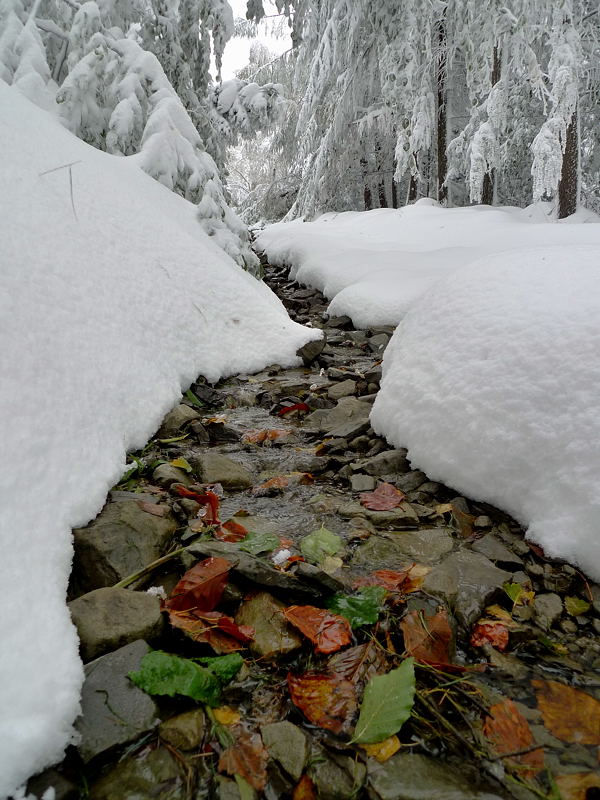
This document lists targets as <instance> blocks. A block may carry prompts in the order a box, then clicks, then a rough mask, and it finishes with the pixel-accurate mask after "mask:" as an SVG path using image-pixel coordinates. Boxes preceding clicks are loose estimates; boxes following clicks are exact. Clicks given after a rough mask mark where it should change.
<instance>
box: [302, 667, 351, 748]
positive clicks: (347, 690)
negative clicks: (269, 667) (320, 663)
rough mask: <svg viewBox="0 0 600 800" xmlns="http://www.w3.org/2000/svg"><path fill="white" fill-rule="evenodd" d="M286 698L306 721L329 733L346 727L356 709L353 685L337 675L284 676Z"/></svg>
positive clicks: (337, 731) (307, 673) (313, 673)
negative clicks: (288, 696) (287, 690)
mask: <svg viewBox="0 0 600 800" xmlns="http://www.w3.org/2000/svg"><path fill="white" fill-rule="evenodd" d="M288 688H289V690H290V697H291V698H292V702H293V703H294V705H295V706H297V707H298V708H299V709H300V711H302V713H303V714H304V716H305V717H306V718H307V720H308V721H309V722H312V723H313V724H314V725H318V726H319V727H320V728H325V729H326V730H328V731H332V732H333V733H340V732H341V731H342V730H344V729H345V728H348V727H349V726H350V724H351V722H352V717H353V716H354V714H355V712H356V709H357V705H358V704H357V701H356V690H355V688H354V684H353V683H351V682H350V681H346V680H344V679H343V678H340V677H338V676H337V675H323V674H319V673H316V672H306V673H305V674H304V675H292V674H291V673H290V674H289V675H288Z"/></svg>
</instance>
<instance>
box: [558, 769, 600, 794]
mask: <svg viewBox="0 0 600 800" xmlns="http://www.w3.org/2000/svg"><path fill="white" fill-rule="evenodd" d="M554 782H555V783H556V785H557V786H558V790H559V792H560V797H561V800H591V798H592V797H599V796H600V792H597V793H594V794H593V793H592V792H589V793H588V789H600V775H598V773H597V772H575V773H573V774H570V775H555V776H554Z"/></svg>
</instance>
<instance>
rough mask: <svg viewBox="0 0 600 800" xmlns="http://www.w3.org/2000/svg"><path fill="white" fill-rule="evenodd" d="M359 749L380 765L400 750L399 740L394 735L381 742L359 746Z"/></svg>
mask: <svg viewBox="0 0 600 800" xmlns="http://www.w3.org/2000/svg"><path fill="white" fill-rule="evenodd" d="M361 747H362V748H363V750H364V751H365V753H366V754H367V755H368V756H370V757H371V758H374V759H376V760H377V761H379V763H380V764H383V763H384V762H386V761H387V760H388V759H389V758H391V757H392V756H393V755H394V754H395V753H397V752H398V750H400V739H399V738H398V737H397V736H396V734H394V735H393V736H389V737H388V738H387V739H384V740H383V742H377V743H376V744H361Z"/></svg>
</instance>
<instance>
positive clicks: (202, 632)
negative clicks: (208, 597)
mask: <svg viewBox="0 0 600 800" xmlns="http://www.w3.org/2000/svg"><path fill="white" fill-rule="evenodd" d="M169 621H170V623H171V625H172V626H173V627H174V628H178V629H179V630H181V631H183V632H184V633H185V634H186V635H187V636H189V638H190V639H193V641H195V642H206V643H207V644H209V645H210V646H211V647H212V648H213V650H215V651H216V652H217V653H233V652H235V651H236V650H241V649H242V648H243V647H245V646H246V645H247V644H248V643H249V642H251V641H252V639H253V638H254V629H253V628H250V627H249V626H247V625H237V624H236V622H235V621H234V620H233V619H232V618H231V617H228V616H227V615H226V614H221V612H220V611H172V612H170V613H169Z"/></svg>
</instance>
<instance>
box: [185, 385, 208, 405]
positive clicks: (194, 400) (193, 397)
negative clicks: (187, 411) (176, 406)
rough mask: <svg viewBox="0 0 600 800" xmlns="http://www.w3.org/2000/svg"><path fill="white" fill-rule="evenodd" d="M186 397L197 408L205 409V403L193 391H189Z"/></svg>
mask: <svg viewBox="0 0 600 800" xmlns="http://www.w3.org/2000/svg"><path fill="white" fill-rule="evenodd" d="M185 396H186V397H187V399H188V400H189V401H190V403H191V404H192V405H193V406H196V408H204V403H203V402H202V400H200V399H199V398H198V397H196V395H195V394H194V393H193V392H192V390H191V389H188V390H187V392H186V393H185Z"/></svg>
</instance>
